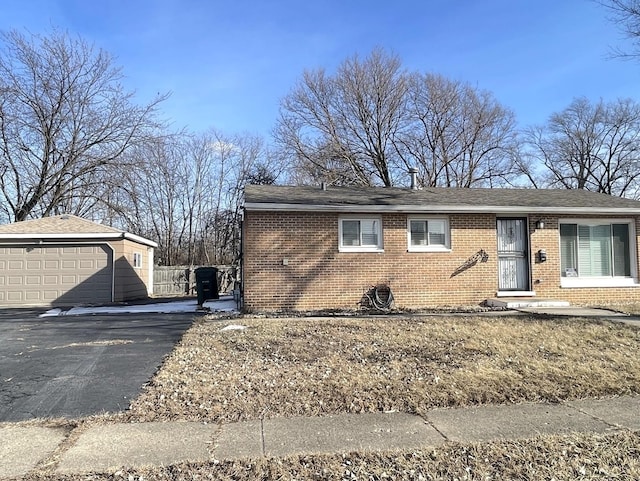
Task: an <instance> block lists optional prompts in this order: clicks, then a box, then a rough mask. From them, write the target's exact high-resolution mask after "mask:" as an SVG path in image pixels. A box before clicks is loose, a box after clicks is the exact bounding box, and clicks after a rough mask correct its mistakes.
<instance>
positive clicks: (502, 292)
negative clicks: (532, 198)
mask: <svg viewBox="0 0 640 481" xmlns="http://www.w3.org/2000/svg"><path fill="white" fill-rule="evenodd" d="M508 220H520V221H522V226H523V232H522V240H523V242H524V246H523V250H522V251H519V252H521V253H522V255H509V252H508V251H507V252H504V251H503V252H501V251H500V249H499V246H500V243H499V227H498V226H499V223H500V221H508ZM496 251H497V260H498V265H497V274H498V278H497V279H496V280H497V282H498V286H497V287H498V296H532V295H535V293H534V292H533V291H532V290H531V285H532V281H531V267H532V266H531V242H530V236H529V218H528V217H527V216H526V215H523V216H508V217H507V216H504V217H503V216H500V217H496ZM501 258H502V259H505V258H507V259H519V258H522V259H523V260H524V268H525V269H526V273H525V274H524V275H523V276H521V278H522V281H523V282H524V285H522V286H517V287H516V288H514V289H508V288H503V287H501V269H500V259H501ZM516 283H517V280H516Z"/></svg>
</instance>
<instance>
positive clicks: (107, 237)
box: [0, 232, 158, 247]
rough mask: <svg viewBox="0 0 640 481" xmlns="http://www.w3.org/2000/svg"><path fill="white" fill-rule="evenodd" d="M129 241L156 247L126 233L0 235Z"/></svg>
mask: <svg viewBox="0 0 640 481" xmlns="http://www.w3.org/2000/svg"><path fill="white" fill-rule="evenodd" d="M115 239H130V240H132V241H135V242H139V243H140V244H144V245H147V246H149V247H158V244H156V243H155V242H153V241H150V240H149V239H145V238H144V237H140V236H137V235H135V234H129V233H128V232H114V233H110V232H81V233H75V234H0V240H64V241H73V240H115Z"/></svg>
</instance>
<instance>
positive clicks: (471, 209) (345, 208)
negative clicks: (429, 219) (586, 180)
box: [245, 203, 640, 215]
mask: <svg viewBox="0 0 640 481" xmlns="http://www.w3.org/2000/svg"><path fill="white" fill-rule="evenodd" d="M245 210H247V211H267V210H271V211H274V210H275V211H293V212H354V213H358V212H375V213H383V212H406V213H414V212H415V213H417V212H429V213H441V214H456V213H459V214H479V213H484V214H521V213H523V212H535V213H536V214H581V215H582V214H591V215H594V214H606V215H619V214H626V215H640V210H638V209H631V208H626V207H623V208H619V207H618V208H601V207H598V208H594V207H531V206H529V207H527V206H495V205H493V206H492V205H476V206H469V205H313V204H267V203H247V204H245Z"/></svg>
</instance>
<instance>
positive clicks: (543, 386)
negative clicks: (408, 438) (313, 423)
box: [127, 316, 640, 422]
mask: <svg viewBox="0 0 640 481" xmlns="http://www.w3.org/2000/svg"><path fill="white" fill-rule="evenodd" d="M234 322H240V323H241V324H242V325H244V326H246V327H247V329H245V330H230V331H222V330H221V328H222V327H224V325H225V324H224V323H222V324H221V323H220V322H214V321H210V320H201V321H198V322H197V323H196V324H195V325H194V326H193V327H192V328H191V329H190V330H189V331H188V332H187V333H186V334H185V335H184V337H183V339H182V341H181V342H180V344H179V345H178V346H177V347H176V349H175V350H174V351H173V353H172V354H171V356H170V357H169V358H168V359H167V360H166V362H165V364H164V366H163V367H162V369H161V370H160V371H159V372H158V373H157V375H156V376H155V377H154V378H153V380H152V382H151V383H150V384H149V385H148V386H147V387H146V389H145V390H144V392H143V394H142V395H141V396H139V397H138V398H137V399H136V400H134V402H133V403H132V405H131V409H130V410H129V411H128V413H127V418H128V419H129V420H132V421H151V420H176V419H184V420H206V421H212V422H233V421H239V420H248V419H258V418H261V417H267V418H269V417H280V416H300V415H323V414H330V413H361V412H377V411H402V412H407V413H415V414H421V413H424V412H425V411H427V410H429V409H432V408H435V407H451V406H469V405H477V404H492V403H517V402H521V401H550V402H556V401H559V400H565V399H576V398H587V397H601V396H613V395H619V394H632V393H640V356H639V355H638V353H640V329H637V328H633V327H629V326H625V325H622V324H617V323H611V322H597V321H588V320H583V319H558V318H543V319H540V318H534V317H522V316H518V317H506V318H503V317H496V316H492V317H483V316H469V317H460V316H433V317H415V318H411V317H388V318H379V317H369V318H322V319H319V318H309V319H306V318H293V319H278V318H271V319H250V318H245V319H240V320H235V321H234Z"/></svg>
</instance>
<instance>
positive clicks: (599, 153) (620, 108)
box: [527, 98, 640, 197]
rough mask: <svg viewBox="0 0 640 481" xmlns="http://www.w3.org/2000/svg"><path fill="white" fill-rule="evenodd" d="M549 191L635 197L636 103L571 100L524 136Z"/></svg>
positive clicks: (639, 146) (639, 144)
mask: <svg viewBox="0 0 640 481" xmlns="http://www.w3.org/2000/svg"><path fill="white" fill-rule="evenodd" d="M527 141H528V145H529V148H530V149H531V150H532V155H534V156H536V157H538V158H539V159H540V160H541V161H542V163H543V165H544V168H545V177H544V179H543V181H544V183H545V184H546V185H548V186H551V187H559V186H560V187H564V188H567V189H585V190H591V191H595V192H602V193H605V194H610V195H616V196H629V197H635V196H637V193H638V187H639V184H638V181H639V177H640V104H638V103H637V102H635V101H633V100H631V99H619V100H617V101H615V102H610V103H605V102H603V101H600V102H598V103H597V104H592V103H591V102H590V101H589V100H587V99H586V98H577V99H575V100H573V102H572V103H571V104H570V105H569V107H567V108H566V109H564V110H563V111H562V112H559V113H555V114H553V115H552V116H551V117H550V118H549V121H548V122H547V123H546V124H545V125H544V126H539V127H534V128H531V129H529V130H528V132H527Z"/></svg>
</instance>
